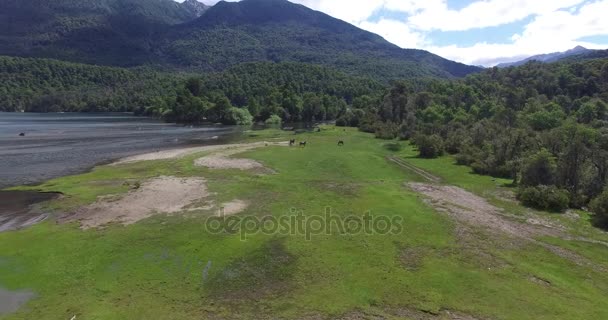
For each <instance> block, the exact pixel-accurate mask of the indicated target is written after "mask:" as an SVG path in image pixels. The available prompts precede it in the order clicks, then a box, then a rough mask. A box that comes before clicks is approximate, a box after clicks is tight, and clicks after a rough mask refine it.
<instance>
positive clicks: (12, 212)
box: [0, 191, 61, 232]
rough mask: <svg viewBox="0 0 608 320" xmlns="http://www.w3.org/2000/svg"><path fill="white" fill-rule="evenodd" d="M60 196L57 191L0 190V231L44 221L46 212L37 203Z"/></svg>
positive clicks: (46, 215)
mask: <svg viewBox="0 0 608 320" xmlns="http://www.w3.org/2000/svg"><path fill="white" fill-rule="evenodd" d="M60 196H61V195H60V194H58V193H42V192H36V191H0V232H3V231H10V230H17V229H21V228H25V227H28V226H31V225H33V224H36V223H38V222H40V221H44V220H45V219H46V218H47V217H48V214H47V213H45V212H44V211H42V210H40V209H39V208H38V206H37V205H38V204H40V203H42V202H45V201H49V200H52V199H55V198H57V197H60Z"/></svg>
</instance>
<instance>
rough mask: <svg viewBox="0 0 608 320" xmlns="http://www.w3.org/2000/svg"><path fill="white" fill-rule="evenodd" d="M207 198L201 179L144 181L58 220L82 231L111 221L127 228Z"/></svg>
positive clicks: (167, 178)
mask: <svg viewBox="0 0 608 320" xmlns="http://www.w3.org/2000/svg"><path fill="white" fill-rule="evenodd" d="M208 195H209V192H208V191H207V186H206V184H205V180H204V179H201V178H176V177H159V178H155V179H151V180H149V181H146V182H144V183H143V184H142V185H141V187H140V188H139V189H137V190H134V191H131V192H129V193H127V194H126V195H123V196H120V197H118V198H112V197H105V198H100V199H98V200H97V201H96V202H95V203H93V204H91V205H89V206H86V207H83V208H80V209H78V210H77V211H76V212H74V213H73V214H71V215H68V216H66V217H63V218H62V219H60V221H61V222H72V221H78V222H80V224H81V227H82V228H83V229H88V228H95V227H100V226H103V225H105V224H108V223H111V222H118V223H122V224H124V225H128V224H132V223H135V222H137V221H140V220H143V219H145V218H148V217H150V216H152V215H154V214H156V213H177V212H180V211H184V210H186V209H185V207H187V206H189V205H191V204H193V203H195V202H197V201H198V200H200V199H203V198H205V197H207V196H208Z"/></svg>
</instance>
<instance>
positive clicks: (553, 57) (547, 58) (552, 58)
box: [496, 46, 596, 68]
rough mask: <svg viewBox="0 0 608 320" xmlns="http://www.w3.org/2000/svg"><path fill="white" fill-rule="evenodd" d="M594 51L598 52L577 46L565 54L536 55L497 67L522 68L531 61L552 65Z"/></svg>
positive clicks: (564, 52)
mask: <svg viewBox="0 0 608 320" xmlns="http://www.w3.org/2000/svg"><path fill="white" fill-rule="evenodd" d="M593 51H596V50H591V49H587V48H585V47H583V46H576V47H574V48H572V49H570V50H566V51H563V52H552V53H545V54H538V55H534V56H531V57H528V58H525V59H522V60H519V61H513V62H505V63H500V64H498V65H496V66H497V67H498V68H508V67H514V66H521V65H524V64H526V63H527V62H529V61H539V62H544V63H551V62H556V61H559V60H561V59H564V58H568V57H571V56H577V55H583V54H588V53H591V52H593Z"/></svg>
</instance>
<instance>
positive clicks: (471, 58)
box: [177, 0, 608, 67]
mask: <svg viewBox="0 0 608 320" xmlns="http://www.w3.org/2000/svg"><path fill="white" fill-rule="evenodd" d="M177 1H181V0H177ZM199 1H201V2H203V3H206V4H209V5H213V4H214V3H216V2H217V1H216V0H199ZM233 1H234V0H233ZM290 1H291V2H295V3H300V4H303V5H305V6H307V7H309V8H312V9H315V10H318V11H322V12H325V13H327V14H329V15H331V16H333V17H336V18H338V19H342V20H344V21H346V22H349V23H351V24H353V25H355V26H358V27H360V28H362V29H365V30H368V31H371V32H374V33H377V34H379V35H381V36H382V37H384V38H385V39H386V40H388V41H390V42H392V43H394V44H396V45H398V46H400V47H403V48H416V49H424V50H428V51H430V52H432V53H435V54H438V55H440V56H442V57H444V58H448V59H450V60H454V61H458V62H462V63H466V64H470V65H481V66H486V67H488V66H494V65H496V64H498V63H500V62H510V61H517V60H521V59H522V58H526V57H529V56H532V55H536V54H542V53H552V52H561V51H565V50H568V49H572V48H574V47H575V46H577V45H581V46H584V47H586V48H589V49H608V16H607V13H608V0H290Z"/></svg>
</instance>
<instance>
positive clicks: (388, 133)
mask: <svg viewBox="0 0 608 320" xmlns="http://www.w3.org/2000/svg"><path fill="white" fill-rule="evenodd" d="M398 129H399V128H398V127H397V125H396V124H394V123H392V122H378V123H376V130H375V134H376V138H378V139H385V140H391V139H395V138H396V137H397V130H398Z"/></svg>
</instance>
